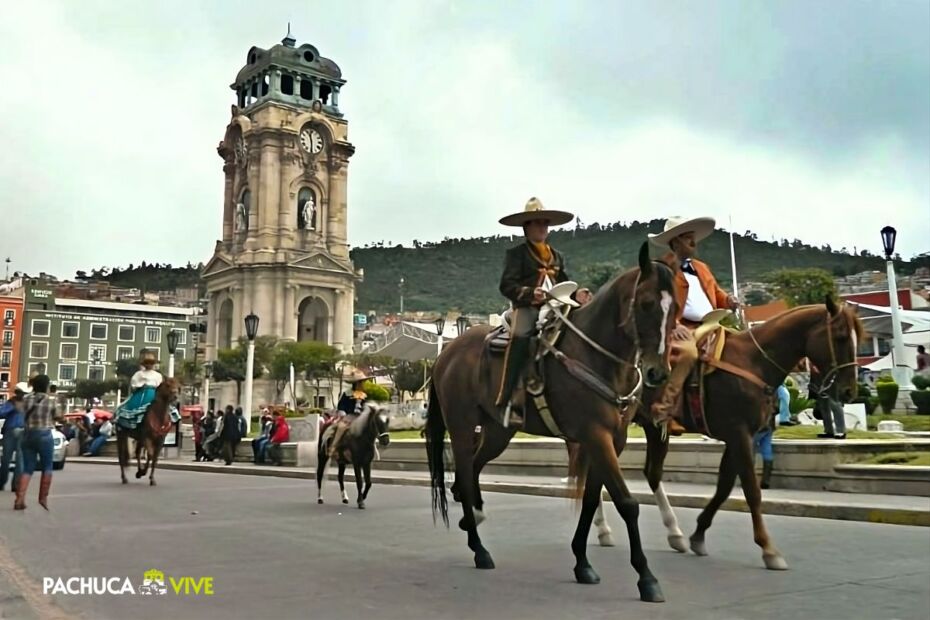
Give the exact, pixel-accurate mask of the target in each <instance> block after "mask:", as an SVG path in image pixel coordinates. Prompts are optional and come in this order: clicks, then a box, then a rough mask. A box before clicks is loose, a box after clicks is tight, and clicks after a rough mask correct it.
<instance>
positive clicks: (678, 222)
mask: <svg viewBox="0 0 930 620" xmlns="http://www.w3.org/2000/svg"><path fill="white" fill-rule="evenodd" d="M716 225H717V222H716V221H714V218H712V217H696V218H692V219H690V220H689V219H685V218H683V217H681V216H675V217H670V218H668V219H667V220H665V228H664V229H663V230H662V232H660V233H659V234H657V235H653V234H650V235H649V240H650V241H652V242H653V243H655V244H656V245H668V244H669V243H671V241H672V239H674V238H675V237H678V236H680V235H684V234H685V233H689V232H690V233H694V240H695V241H700V240H701V239H704V238H706V237H709V236H710V234H711V233H712V232H714V227H715V226H716Z"/></svg>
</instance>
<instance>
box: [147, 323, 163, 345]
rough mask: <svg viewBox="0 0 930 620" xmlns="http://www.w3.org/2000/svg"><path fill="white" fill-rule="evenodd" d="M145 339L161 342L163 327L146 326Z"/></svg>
mask: <svg viewBox="0 0 930 620" xmlns="http://www.w3.org/2000/svg"><path fill="white" fill-rule="evenodd" d="M145 341H146V342H156V343H161V327H146V328H145Z"/></svg>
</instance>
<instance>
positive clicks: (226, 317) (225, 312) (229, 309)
mask: <svg viewBox="0 0 930 620" xmlns="http://www.w3.org/2000/svg"><path fill="white" fill-rule="evenodd" d="M232 326H233V303H232V300H231V299H227V300H226V301H224V302H223V303H222V304H221V305H220V311H219V312H218V313H217V315H216V346H217V347H218V348H220V349H231V348H232Z"/></svg>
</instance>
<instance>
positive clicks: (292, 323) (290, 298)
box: [282, 278, 297, 342]
mask: <svg viewBox="0 0 930 620" xmlns="http://www.w3.org/2000/svg"><path fill="white" fill-rule="evenodd" d="M285 279H286V278H285ZM282 336H283V337H284V338H293V339H294V341H295V342H296V341H297V285H296V284H287V285H286V286H285V289H284V331H283V332H282Z"/></svg>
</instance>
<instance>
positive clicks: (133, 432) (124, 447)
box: [116, 378, 179, 486]
mask: <svg viewBox="0 0 930 620" xmlns="http://www.w3.org/2000/svg"><path fill="white" fill-rule="evenodd" d="M178 389H179V384H178V382H177V380H175V379H172V378H166V379H165V380H164V381H162V383H161V385H159V386H158V388H156V390H155V400H154V401H152V404H151V405H149V408H148V411H146V412H145V415H144V416H143V417H142V421H141V422H139V426H137V427H136V428H133V429H129V428H123V427H122V426H120V425H119V424H117V425H116V447H117V451H118V453H119V474H120V477H121V478H122V480H123V484H126V483H127V482H128V481H127V480H126V471H125V468H126V467H127V466H128V465H129V438H130V437H131V438H132V439H134V440H135V442H136V464H137V467H138V469H137V470H136V478H141V477H142V476H144V475H145V474H146V472H148V470H149V466H151V468H152V470H151V473H149V485H151V486H155V465H156V463H158V453H159V452H161V448H162V445H163V444H164V443H165V436H166V435H167V434H168V431H170V430H171V426H172V424H173V422H172V421H171V404H172V403H174V402H176V401H177V399H178ZM143 447H145V467H143V466H142V457H141V451H142V448H143Z"/></svg>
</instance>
